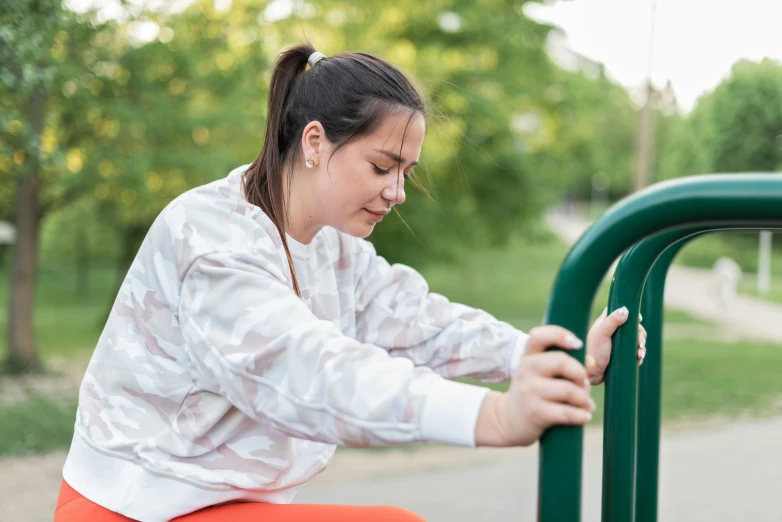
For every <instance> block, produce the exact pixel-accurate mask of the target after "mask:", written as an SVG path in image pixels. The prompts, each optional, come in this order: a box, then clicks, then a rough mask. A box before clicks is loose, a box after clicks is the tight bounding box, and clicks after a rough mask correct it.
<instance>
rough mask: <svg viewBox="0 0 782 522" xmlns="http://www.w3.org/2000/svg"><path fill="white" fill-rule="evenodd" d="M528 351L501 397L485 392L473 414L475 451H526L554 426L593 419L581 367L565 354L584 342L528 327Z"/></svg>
mask: <svg viewBox="0 0 782 522" xmlns="http://www.w3.org/2000/svg"><path fill="white" fill-rule="evenodd" d="M529 335H530V337H529V340H528V341H527V349H526V352H525V353H524V356H523V357H522V359H521V362H520V363H519V367H518V368H517V370H516V373H515V374H514V376H513V379H512V380H511V384H510V389H509V390H508V391H507V392H505V393H499V392H494V391H493V392H489V394H488V395H487V396H486V399H485V400H484V402H483V405H482V406H481V410H480V413H479V414H478V422H477V424H476V427H475V442H476V444H477V445H479V446H528V445H530V444H532V443H534V442H535V441H536V440H538V438H540V436H541V435H542V434H543V431H544V430H546V429H547V428H549V427H551V426H554V425H563V424H569V425H583V424H586V423H587V422H588V421H589V420H590V419H591V418H592V414H591V412H592V410H594V408H595V403H594V402H593V401H592V399H591V398H590V397H589V381H588V380H587V371H586V368H585V367H584V366H583V365H582V364H581V363H580V362H578V361H577V360H576V359H575V358H573V357H571V356H570V355H568V354H566V353H563V352H559V351H549V352H547V351H545V350H546V348H549V347H552V346H558V347H561V348H566V349H579V348H581V347H582V346H583V342H582V341H581V340H579V339H577V338H576V337H575V336H574V335H573V334H572V333H571V332H569V331H567V330H565V329H564V328H561V327H559V326H554V325H549V326H541V327H538V328H533V329H532V330H531V331H530V332H529Z"/></svg>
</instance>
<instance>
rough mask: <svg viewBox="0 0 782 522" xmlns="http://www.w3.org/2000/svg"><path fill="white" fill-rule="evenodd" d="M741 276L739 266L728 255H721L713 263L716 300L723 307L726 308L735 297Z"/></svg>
mask: <svg viewBox="0 0 782 522" xmlns="http://www.w3.org/2000/svg"><path fill="white" fill-rule="evenodd" d="M741 276H742V272H741V267H740V266H739V264H738V263H736V262H735V261H734V260H732V259H731V258H729V257H721V258H719V259H718V260H717V262H716V263H714V277H715V282H716V286H717V301H718V303H719V304H720V305H721V306H722V307H723V308H727V307H728V306H729V305H731V304H732V303H733V301H734V300H735V299H736V295H737V294H738V287H739V281H741Z"/></svg>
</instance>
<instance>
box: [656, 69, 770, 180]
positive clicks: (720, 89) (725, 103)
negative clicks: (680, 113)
mask: <svg viewBox="0 0 782 522" xmlns="http://www.w3.org/2000/svg"><path fill="white" fill-rule="evenodd" d="M671 133H672V138H671V140H670V143H669V146H668V147H667V148H666V150H665V151H664V154H663V157H662V159H661V167H660V174H661V177H663V178H675V177H679V176H685V175H692V174H703V173H711V172H776V171H778V170H779V169H780V168H782V63H780V62H778V61H776V60H772V59H768V58H767V59H764V60H762V61H760V62H752V61H748V60H741V61H739V62H738V63H736V64H735V65H734V66H733V68H732V70H731V74H730V75H729V76H728V78H726V79H725V80H723V81H722V83H720V84H719V85H718V86H717V87H716V88H715V89H714V90H713V91H712V92H710V93H708V94H706V95H704V96H702V97H701V98H700V99H699V100H698V103H697V104H696V106H695V108H694V109H693V111H692V113H691V114H690V115H688V116H687V118H685V119H682V120H679V121H678V122H676V124H675V125H674V128H673V129H672V131H671Z"/></svg>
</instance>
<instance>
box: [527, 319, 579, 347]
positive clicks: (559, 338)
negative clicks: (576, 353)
mask: <svg viewBox="0 0 782 522" xmlns="http://www.w3.org/2000/svg"><path fill="white" fill-rule="evenodd" d="M554 346H557V347H559V348H568V349H571V350H577V349H579V348H582V347H583V346H584V342H583V341H581V339H579V338H578V337H576V336H575V335H573V332H571V331H570V330H566V329H565V328H562V327H561V326H556V325H553V324H549V325H546V326H538V327H536V328H533V329H532V330H530V331H529V339H528V340H527V349H526V353H527V354H533V353H541V352H544V351H546V349H547V348H551V347H554Z"/></svg>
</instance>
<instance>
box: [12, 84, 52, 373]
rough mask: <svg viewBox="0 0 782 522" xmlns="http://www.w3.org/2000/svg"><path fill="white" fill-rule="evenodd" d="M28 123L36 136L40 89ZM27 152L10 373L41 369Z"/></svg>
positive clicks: (35, 191)
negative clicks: (34, 316)
mask: <svg viewBox="0 0 782 522" xmlns="http://www.w3.org/2000/svg"><path fill="white" fill-rule="evenodd" d="M27 108H28V113H29V118H30V125H31V127H32V130H33V133H34V135H35V136H36V137H37V138H39V137H40V136H41V133H42V131H43V119H44V96H43V89H42V88H37V89H35V90H34V91H33V93H32V95H31V96H30V99H29V101H28V106H27ZM32 152H33V153H32V154H30V155H29V160H28V161H29V162H30V165H31V167H30V170H29V172H28V173H26V174H25V175H23V176H22V178H21V179H20V180H19V185H18V190H17V194H16V245H15V246H14V250H13V252H14V254H13V261H12V263H11V302H10V303H9V306H8V353H7V355H6V361H5V363H6V367H7V368H8V370H9V371H11V372H25V371H33V370H38V369H39V368H40V365H39V361H38V356H37V352H36V346H35V332H34V328H33V311H34V304H35V276H36V272H37V264H38V234H39V229H40V221H41V215H40V208H39V206H40V203H39V196H40V190H41V176H40V162H39V161H38V151H37V150H34V151H32Z"/></svg>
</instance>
